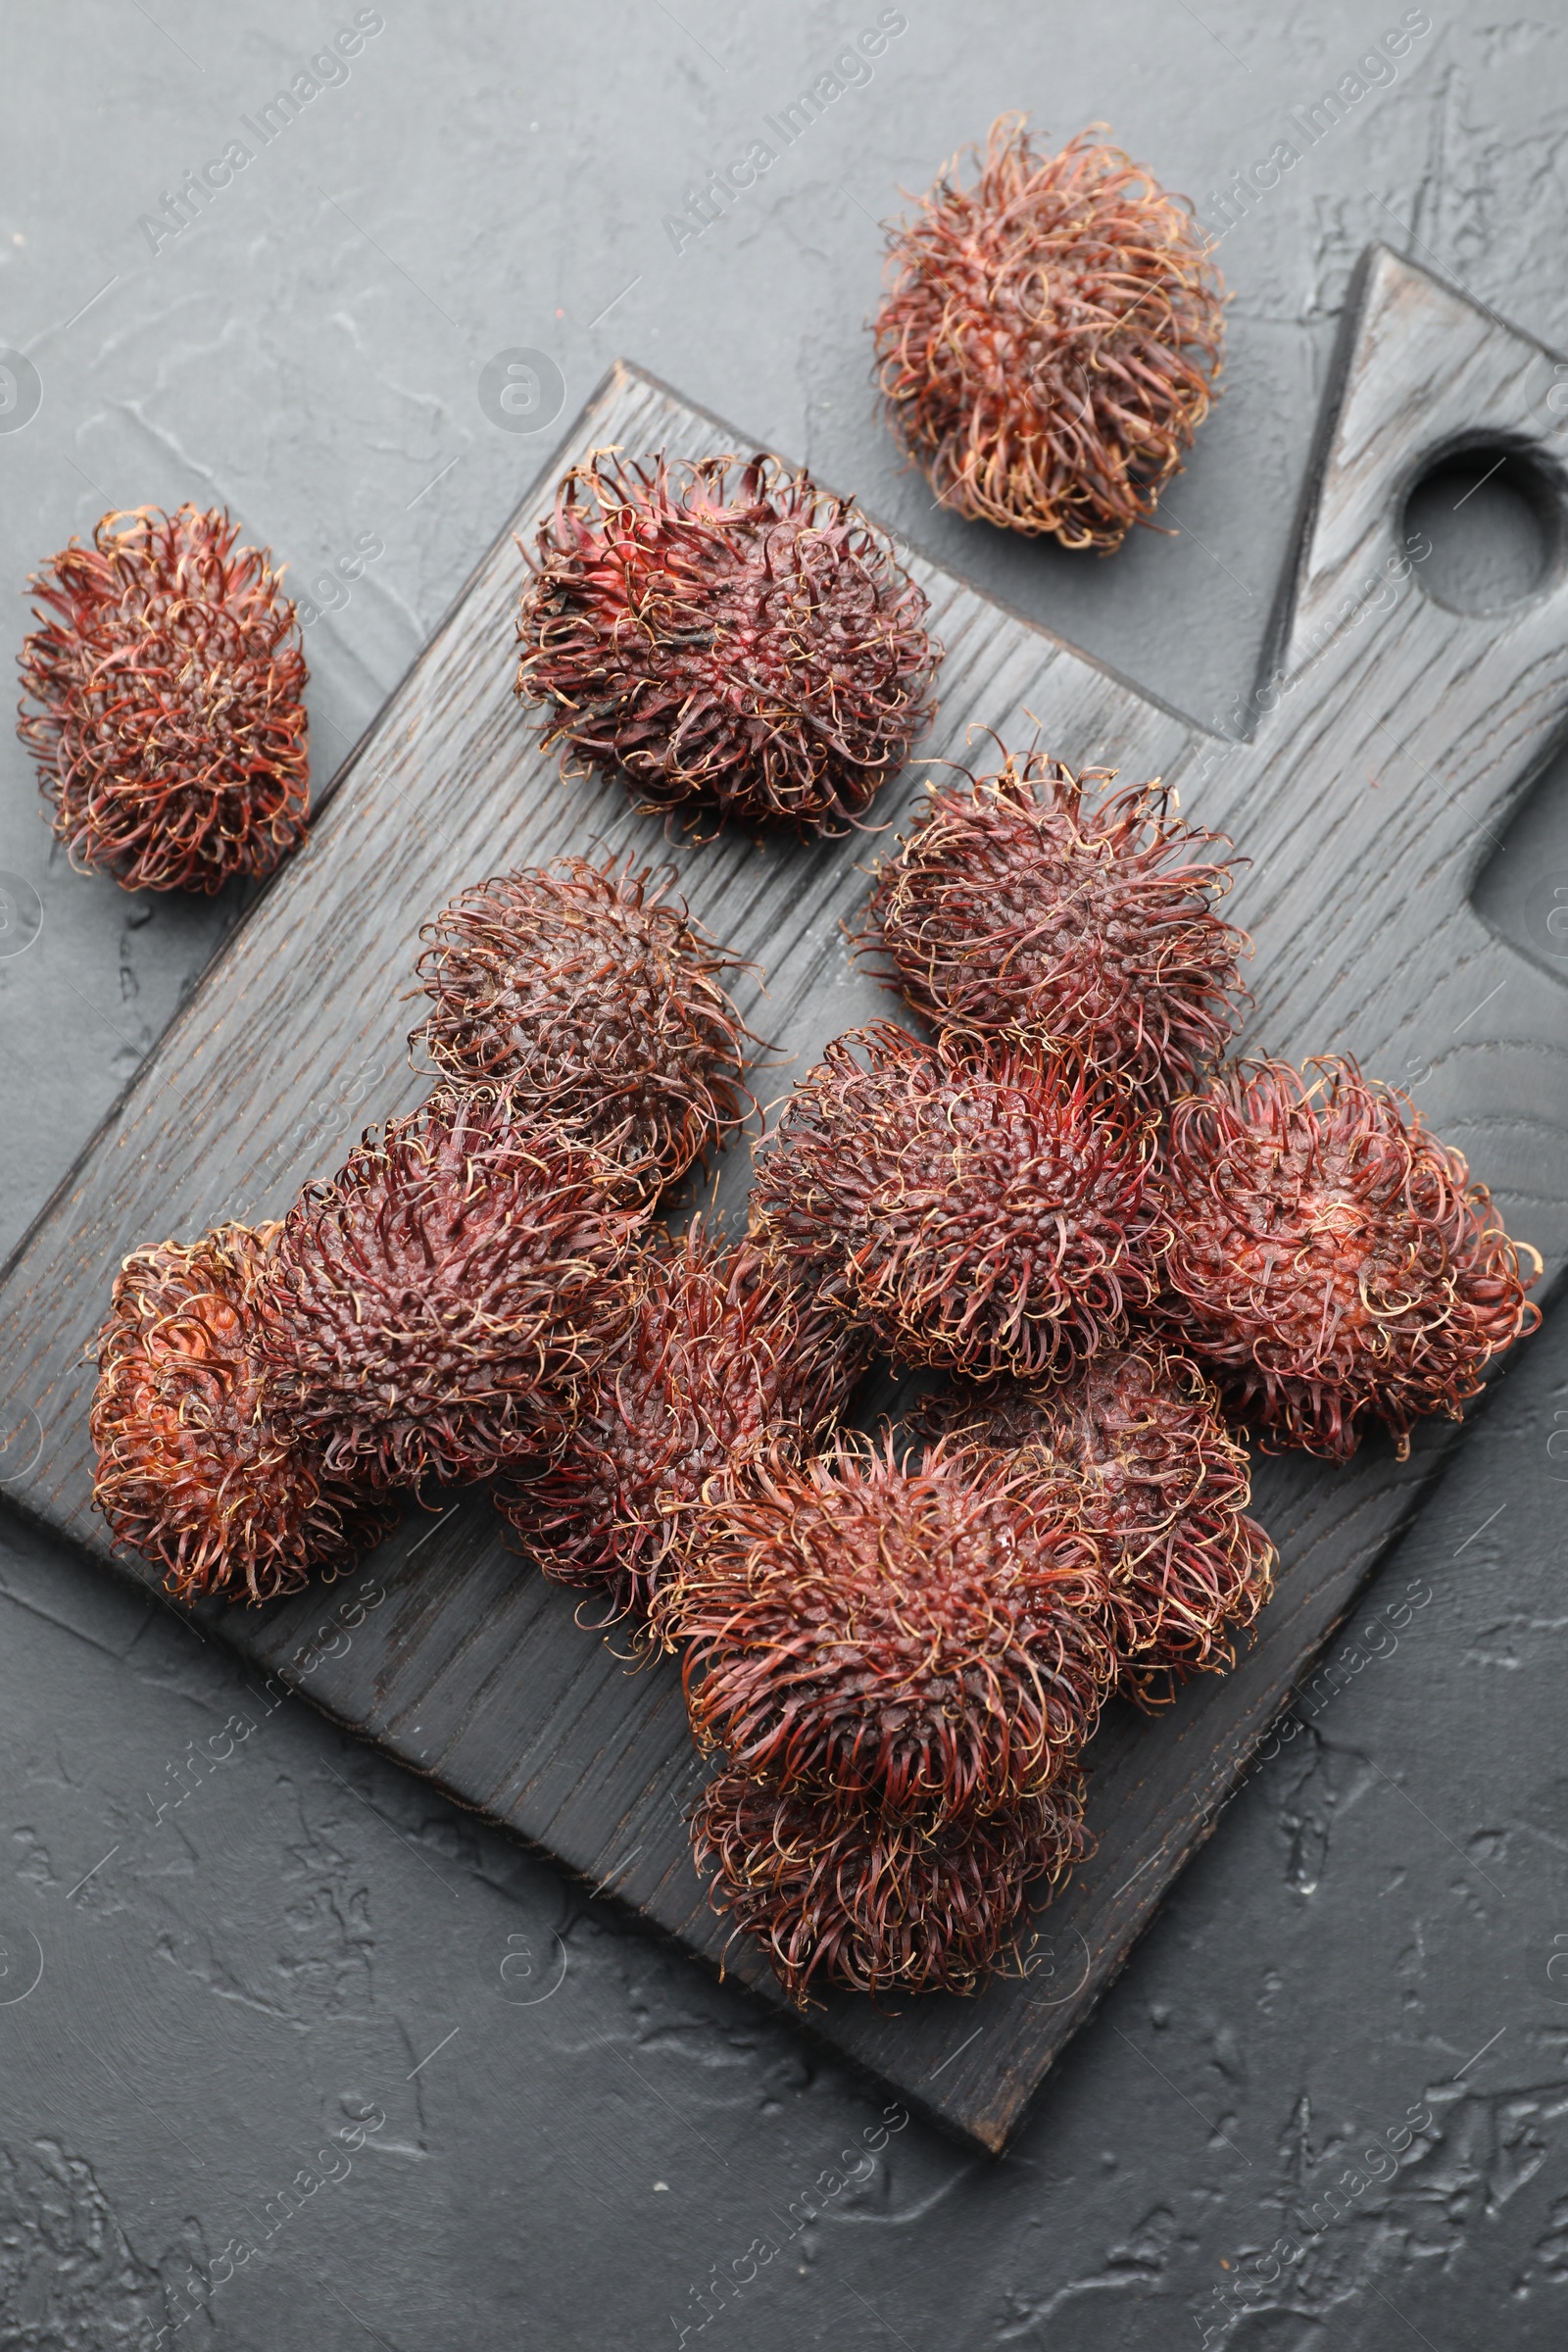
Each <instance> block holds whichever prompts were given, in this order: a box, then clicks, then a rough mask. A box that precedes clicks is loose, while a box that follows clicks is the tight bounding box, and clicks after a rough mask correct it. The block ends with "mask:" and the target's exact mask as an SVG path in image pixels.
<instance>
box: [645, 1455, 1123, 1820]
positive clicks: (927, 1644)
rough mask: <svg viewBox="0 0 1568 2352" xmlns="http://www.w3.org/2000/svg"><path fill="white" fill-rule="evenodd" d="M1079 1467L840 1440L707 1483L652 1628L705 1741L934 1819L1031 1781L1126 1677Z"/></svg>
mask: <svg viewBox="0 0 1568 2352" xmlns="http://www.w3.org/2000/svg"><path fill="white" fill-rule="evenodd" d="M1105 1598H1106V1594H1105V1580H1104V1575H1103V1568H1102V1562H1101V1552H1100V1547H1099V1545H1098V1544H1096V1543H1095V1542H1094V1540H1093V1538H1092V1537H1090V1536H1089V1535H1087V1534H1086V1532H1085V1531H1084V1529H1083V1528H1082V1526H1081V1524H1080V1521H1079V1517H1078V1512H1077V1506H1076V1497H1075V1495H1074V1494H1073V1491H1072V1487H1071V1483H1070V1481H1068V1480H1065V1479H1063V1480H1061V1481H1060V1482H1059V1483H1058V1484H1057V1486H1056V1487H1055V1488H1052V1487H1051V1486H1050V1485H1049V1484H1048V1483H1047V1482H1046V1481H1045V1480H1044V1479H1043V1478H1042V1477H1041V1476H1040V1474H1039V1471H1038V1467H1037V1466H1035V1465H1031V1466H1030V1468H1029V1471H1028V1473H1027V1474H1026V1475H1022V1476H1020V1474H1019V1472H1018V1471H1017V1470H1016V1469H1015V1467H1014V1466H1013V1465H1012V1464H1011V1463H1010V1462H1009V1461H1007V1460H1006V1459H1005V1457H1004V1456H1002V1455H999V1454H997V1453H995V1452H993V1451H991V1450H989V1449H987V1448H983V1447H971V1448H968V1449H957V1450H952V1451H950V1450H949V1449H947V1448H946V1447H944V1446H933V1447H930V1448H928V1449H927V1450H926V1451H925V1452H924V1454H923V1455H922V1456H920V1457H919V1458H918V1459H915V1458H913V1457H910V1458H907V1459H905V1460H902V1461H901V1460H896V1459H895V1458H894V1455H893V1451H892V1448H891V1446H889V1447H887V1448H886V1449H885V1450H878V1449H877V1448H875V1447H872V1446H867V1445H866V1444H865V1443H864V1442H859V1443H857V1442H853V1441H850V1440H846V1439H844V1438H839V1439H837V1440H836V1441H835V1442H834V1444H833V1446H831V1448H830V1449H829V1450H828V1451H826V1452H825V1453H823V1454H821V1455H819V1456H818V1457H816V1458H815V1459H813V1460H811V1461H809V1462H807V1463H804V1464H802V1463H799V1462H796V1461H794V1460H791V1459H789V1458H788V1457H784V1458H780V1457H778V1456H775V1457H773V1458H772V1459H770V1460H769V1459H765V1458H764V1459H760V1460H758V1461H755V1462H753V1463H750V1464H748V1465H747V1466H746V1468H745V1472H744V1475H742V1476H740V1477H737V1478H733V1479H730V1480H723V1479H719V1480H714V1481H711V1483H710V1485H709V1487H708V1489H707V1492H706V1494H705V1495H704V1499H703V1508H702V1513H701V1518H700V1522H699V1526H698V1528H697V1529H696V1530H695V1531H694V1535H693V1539H692V1541H691V1543H690V1544H688V1545H687V1547H686V1550H685V1554H684V1557H683V1561H682V1566H681V1571H680V1574H679V1575H678V1576H677V1577H676V1578H674V1579H673V1580H672V1581H671V1582H670V1583H669V1584H668V1585H667V1586H665V1587H664V1588H663V1590H662V1592H661V1593H659V1594H658V1595H657V1597H656V1602H655V1622H656V1628H657V1630H658V1632H659V1633H660V1634H661V1636H662V1638H663V1639H664V1640H665V1641H666V1642H668V1643H669V1644H670V1645H671V1646H673V1645H674V1643H676V1642H682V1643H684V1644H685V1658H684V1665H683V1676H684V1687H685V1691H686V1705H687V1712H688V1715H689V1717H690V1720H691V1726H692V1732H693V1736H694V1738H695V1739H696V1740H697V1743H698V1745H699V1747H701V1748H704V1749H713V1748H719V1749H722V1750H723V1752H724V1754H725V1756H726V1757H727V1759H728V1761H729V1762H730V1764H731V1765H733V1766H734V1767H735V1769H736V1770H737V1771H738V1772H741V1773H743V1774H746V1775H749V1776H751V1777H752V1778H756V1779H768V1780H773V1781H776V1782H779V1783H793V1782H795V1781H797V1780H807V1781H811V1782H814V1783H816V1784H818V1785H820V1786H822V1787H830V1788H833V1789H837V1790H839V1791H840V1792H841V1793H842V1794H844V1795H846V1796H865V1797H871V1796H875V1797H876V1798H878V1800H879V1801H881V1802H882V1803H885V1804H887V1805H890V1806H892V1807H894V1808H896V1809H897V1810H899V1811H902V1812H906V1813H913V1812H916V1811H919V1812H925V1813H928V1814H929V1815H930V1817H931V1819H932V1821H933V1822H934V1821H937V1820H943V1821H947V1820H954V1819H956V1818H957V1817H958V1816H959V1815H962V1814H979V1813H986V1812H994V1811H996V1810H998V1809H999V1808H1001V1807H1005V1806H1006V1805H1009V1804H1014V1803H1016V1802H1017V1801H1018V1799H1020V1798H1021V1797H1026V1796H1031V1795H1035V1794H1038V1792H1039V1791H1040V1790H1041V1789H1044V1788H1046V1787H1047V1786H1048V1785H1049V1784H1050V1783H1051V1782H1052V1781H1053V1780H1054V1778H1055V1776H1056V1775H1057V1774H1058V1773H1059V1772H1060V1771H1062V1770H1063V1768H1064V1767H1065V1766H1066V1765H1067V1764H1068V1762H1069V1761H1070V1759H1071V1758H1073V1757H1074V1756H1076V1754H1077V1751H1078V1749H1079V1747H1080V1745H1081V1744H1082V1742H1083V1740H1085V1739H1086V1738H1087V1737H1088V1735H1089V1733H1090V1732H1091V1731H1092V1730H1093V1728H1094V1724H1095V1720H1096V1717H1097V1715H1098V1713H1099V1709H1100V1704H1101V1699H1102V1696H1103V1691H1104V1690H1105V1687H1106V1685H1107V1684H1108V1683H1109V1681H1110V1680H1111V1678H1112V1676H1113V1675H1114V1673H1115V1662H1114V1659H1113V1657H1112V1655H1111V1651H1110V1645H1109V1642H1108V1641H1107V1639H1106V1636H1105V1632H1104V1630H1103V1610H1104V1605H1105Z"/></svg>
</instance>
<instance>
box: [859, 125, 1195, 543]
mask: <svg viewBox="0 0 1568 2352" xmlns="http://www.w3.org/2000/svg"><path fill="white" fill-rule="evenodd" d="M1094 128H1103V124H1097V125H1095V126H1094ZM962 160H963V159H962V157H961V156H960V157H956V158H955V159H954V161H953V162H952V163H951V164H949V165H948V166H947V168H946V170H945V171H944V172H943V174H942V175H941V177H940V178H939V179H938V180H937V183H936V185H935V186H934V187H933V188H932V189H931V190H930V192H929V194H928V195H927V196H925V197H924V198H923V199H922V200H921V202H920V205H919V209H918V211H917V213H916V214H915V217H914V218H913V219H912V220H911V221H906V222H904V223H901V224H898V225H896V226H895V227H894V229H893V232H892V236H891V242H890V246H889V253H888V279H889V284H888V291H887V294H886V296H885V297H884V300H883V303H882V308H881V312H880V314H879V316H878V318H877V320H876V349H877V359H878V363H879V366H878V375H879V381H880V384H881V389H882V393H883V397H884V400H885V402H886V407H887V416H888V420H889V422H890V423H891V425H892V427H893V430H894V432H895V433H896V434H897V435H898V437H899V439H900V440H901V441H902V442H903V443H904V446H905V447H906V449H907V451H908V452H909V455H910V456H911V458H913V459H914V461H915V462H916V463H917V464H918V465H919V466H921V467H922V468H923V469H924V471H925V472H926V474H927V475H928V477H929V479H930V481H931V485H932V487H933V489H934V490H935V491H936V493H937V495H938V498H939V499H940V500H941V501H942V503H943V504H945V505H946V506H948V507H950V508H951V509H952V510H953V511H954V513H956V514H958V515H968V516H970V517H972V518H975V519H978V520H983V521H986V522H992V523H997V524H1000V525H1001V527H1002V528H1003V529H1005V530H1014V531H1022V532H1025V533H1027V534H1030V535H1036V534H1040V533H1046V532H1049V533H1054V536H1055V537H1056V538H1057V539H1058V540H1059V541H1060V542H1061V544H1062V546H1063V547H1068V548H1090V547H1093V548H1099V549H1100V550H1101V551H1102V552H1105V553H1108V552H1109V551H1110V550H1111V549H1113V548H1117V547H1119V546H1120V545H1121V543H1122V540H1123V539H1124V538H1125V537H1126V535H1127V532H1128V531H1129V529H1130V528H1131V527H1132V525H1133V524H1134V523H1135V522H1144V523H1147V522H1149V521H1151V519H1152V515H1153V512H1154V507H1155V503H1156V501H1157V499H1158V496H1159V493H1160V491H1161V490H1162V489H1163V487H1164V485H1165V483H1166V482H1167V481H1168V480H1169V479H1170V476H1171V475H1172V474H1173V473H1176V472H1178V471H1179V470H1180V467H1181V464H1182V460H1183V458H1184V456H1185V454H1186V452H1187V450H1188V449H1189V448H1190V447H1191V445H1192V441H1193V437H1194V435H1195V433H1196V432H1197V429H1198V427H1199V426H1200V425H1201V423H1202V421H1203V418H1204V417H1206V416H1207V414H1208V409H1209V404H1210V402H1211V400H1212V399H1213V397H1214V395H1215V390H1216V387H1217V384H1218V379H1219V355H1220V348H1221V344H1222V341H1223V333H1224V308H1223V305H1224V294H1223V288H1222V284H1221V281H1220V277H1219V273H1218V271H1217V270H1215V268H1214V266H1213V264H1212V262H1211V260H1210V258H1209V257H1210V254H1211V251H1212V247H1211V246H1210V244H1209V243H1208V240H1207V239H1206V237H1205V236H1204V233H1203V231H1202V230H1201V228H1200V227H1199V225H1198V224H1197V222H1196V221H1194V219H1193V216H1192V212H1191V209H1190V207H1189V206H1188V205H1187V204H1186V202H1185V200H1183V199H1179V198H1176V197H1172V196H1168V195H1167V194H1166V193H1165V191H1164V190H1163V189H1162V188H1160V187H1159V186H1158V184H1157V182H1156V181H1155V180H1154V178H1153V176H1152V173H1151V172H1149V171H1148V170H1146V168H1145V167H1144V166H1143V165H1141V164H1134V163H1132V162H1130V161H1129V159H1128V158H1127V157H1126V156H1125V155H1123V154H1122V152H1121V151H1120V149H1119V148H1115V147H1108V146H1103V145H1101V144H1100V143H1099V142H1098V141H1097V140H1096V139H1095V137H1094V136H1093V133H1092V130H1086V131H1083V132H1080V133H1079V135H1078V136H1077V137H1076V138H1073V139H1069V140H1068V142H1067V144H1066V146H1065V147H1064V148H1062V150H1061V151H1060V153H1059V154H1057V155H1042V154H1040V153H1039V152H1038V150H1037V149H1036V148H1035V146H1034V144H1033V142H1032V141H1031V139H1030V136H1029V132H1028V129H1027V126H1026V121H1025V118H1024V117H1023V116H1021V115H1004V116H1002V117H1000V118H999V120H998V121H997V122H996V123H994V124H993V125H992V128H991V132H990V135H989V137H988V138H987V141H986V146H985V152H984V155H983V156H981V157H979V158H978V165H979V169H978V176H977V177H976V179H975V180H974V182H973V184H972V185H971V186H968V187H964V186H963V185H961V184H960V179H959V172H960V169H961V165H962Z"/></svg>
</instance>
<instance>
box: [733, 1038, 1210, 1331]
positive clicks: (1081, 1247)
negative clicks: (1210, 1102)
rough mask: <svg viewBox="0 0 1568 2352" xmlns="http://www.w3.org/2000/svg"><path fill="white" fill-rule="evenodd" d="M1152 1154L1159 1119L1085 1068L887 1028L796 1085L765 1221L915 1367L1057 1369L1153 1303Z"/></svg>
mask: <svg viewBox="0 0 1568 2352" xmlns="http://www.w3.org/2000/svg"><path fill="white" fill-rule="evenodd" d="M1152 1151H1153V1123H1152V1119H1151V1118H1150V1117H1149V1116H1148V1115H1147V1114H1145V1113H1144V1112H1142V1111H1140V1110H1138V1109H1137V1108H1136V1107H1135V1106H1134V1105H1133V1104H1132V1103H1129V1102H1128V1101H1127V1100H1126V1099H1125V1098H1124V1097H1123V1096H1121V1095H1120V1094H1119V1093H1118V1092H1117V1091H1116V1090H1115V1089H1113V1088H1111V1087H1108V1086H1106V1085H1104V1084H1103V1083H1100V1082H1098V1081H1095V1080H1092V1079H1091V1078H1089V1077H1088V1076H1086V1074H1085V1073H1084V1072H1083V1070H1082V1069H1081V1068H1079V1067H1076V1066H1074V1065H1072V1064H1070V1063H1067V1062H1064V1061H1061V1060H1057V1059H1054V1058H1053V1057H1051V1056H1049V1055H1045V1054H1040V1053H1039V1052H1037V1051H1033V1050H1029V1049H1025V1048H1014V1047H1006V1046H1002V1047H997V1048H993V1049H990V1050H989V1051H987V1052H984V1053H976V1054H967V1053H966V1052H965V1050H964V1048H963V1047H962V1045H961V1044H959V1043H956V1042H955V1041H951V1040H943V1041H941V1042H940V1043H939V1044H938V1045H937V1046H936V1047H930V1046H926V1045H923V1044H921V1043H920V1042H919V1041H918V1040H917V1039H915V1038H912V1037H910V1036H909V1035H908V1034H907V1032H906V1031H905V1030H903V1029H900V1028H897V1027H896V1026H895V1025H894V1024H893V1023H891V1022H885V1021H884V1022H877V1023H874V1024H873V1025H872V1026H871V1027H869V1028H866V1029H863V1030H859V1031H855V1032H852V1033H851V1034H850V1035H848V1036H846V1037H842V1038H839V1039H838V1040H836V1041H835V1043H834V1044H832V1045H830V1046H829V1047H828V1049H827V1051H826V1054H824V1056H823V1059H822V1061H821V1062H820V1063H819V1064H818V1066H817V1067H816V1068H815V1069H814V1070H812V1071H811V1072H810V1073H809V1075H808V1076H807V1077H806V1078H805V1079H804V1080H803V1081H802V1082H801V1084H800V1085H799V1086H798V1087H797V1088H796V1090H795V1093H794V1095H793V1096H792V1097H791V1099H790V1102H789V1104H788V1106H787V1108H786V1110H785V1113H784V1116H783V1118H782V1120H781V1121H780V1124H779V1127H778V1129H777V1132H776V1133H775V1135H774V1137H773V1139H772V1141H771V1143H770V1144H769V1145H768V1147H767V1149H766V1150H765V1151H764V1152H762V1153H761V1154H760V1157H759V1161H758V1168H757V1180H756V1183H755V1185H754V1188H753V1192H752V1223H753V1230H754V1232H755V1233H756V1235H757V1237H758V1240H759V1241H760V1245H761V1247H762V1249H763V1250H765V1251H766V1252H767V1254H768V1255H769V1257H770V1258H771V1260H772V1261H773V1262H774V1263H775V1264H776V1265H777V1266H778V1267H779V1268H780V1269H781V1270H782V1271H784V1272H786V1273H788V1274H789V1275H790V1276H791V1278H792V1279H794V1280H796V1281H798V1282H800V1283H802V1284H806V1285H809V1286H812V1287H813V1288H814V1289H815V1291H816V1295H817V1296H818V1297H819V1298H820V1299H822V1301H823V1303H824V1304H826V1305H827V1306H829V1307H830V1308H832V1309H833V1310H834V1311H836V1312H838V1313H840V1314H841V1315H842V1316H843V1317H844V1318H845V1320H846V1321H847V1322H848V1323H849V1324H850V1326H851V1327H852V1328H856V1329H860V1330H863V1331H865V1332H866V1333H867V1334H868V1335H869V1336H871V1337H872V1338H874V1339H875V1340H876V1341H877V1342H878V1343H879V1344H880V1345H881V1346H882V1347H884V1348H887V1349H888V1350H889V1352H890V1353H892V1354H893V1355H894V1356H895V1357H896V1358H898V1359H899V1360H900V1361H902V1362H904V1363H910V1364H937V1365H945V1366H949V1367H951V1368H953V1369H956V1370H959V1371H967V1372H971V1373H974V1374H976V1375H980V1376H984V1375H986V1374H989V1373H993V1372H998V1371H1009V1372H1014V1373H1017V1374H1018V1375H1019V1376H1020V1377H1029V1376H1031V1375H1037V1374H1042V1373H1047V1372H1060V1371H1064V1370H1066V1369H1067V1367H1068V1366H1069V1365H1070V1364H1071V1363H1073V1362H1074V1361H1076V1360H1078V1359H1079V1358H1081V1357H1082V1356H1084V1355H1088V1354H1092V1353H1093V1352H1094V1351H1095V1349H1096V1348H1099V1347H1102V1346H1103V1345H1105V1344H1107V1342H1108V1340H1109V1338H1110V1337H1111V1336H1112V1335H1113V1334H1114V1332H1115V1331H1116V1329H1117V1328H1118V1326H1119V1325H1120V1323H1121V1320H1122V1318H1123V1317H1124V1315H1125V1314H1126V1313H1127V1312H1129V1311H1136V1310H1138V1309H1141V1308H1143V1307H1145V1306H1147V1305H1148V1304H1149V1303H1150V1302H1151V1300H1152V1298H1153V1296H1154V1289H1155V1282H1156V1274H1157V1267H1158V1260H1159V1253H1160V1250H1161V1249H1162V1248H1163V1238H1164V1237H1163V1228H1162V1225H1161V1223H1160V1220H1159V1216H1158V1213H1157V1210H1156V1208H1155V1205H1154V1203H1153V1201H1152V1197H1151V1195H1150V1192H1149V1186H1148V1174H1149V1166H1150V1160H1151V1156H1152Z"/></svg>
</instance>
